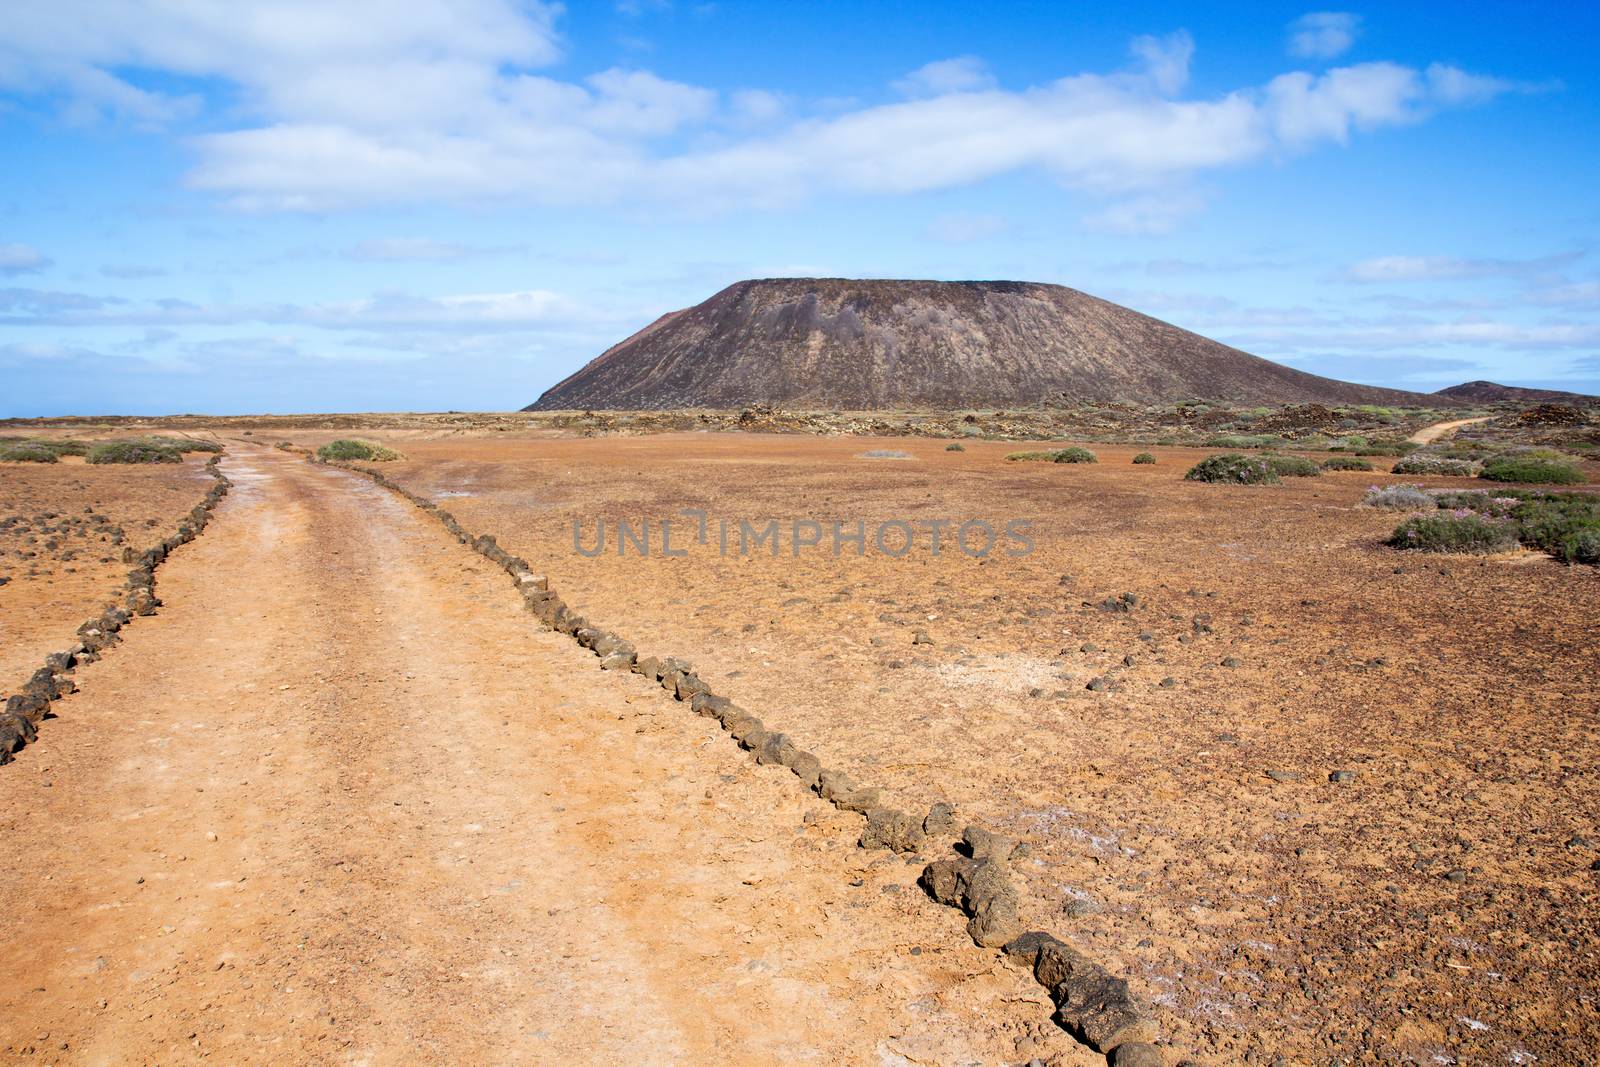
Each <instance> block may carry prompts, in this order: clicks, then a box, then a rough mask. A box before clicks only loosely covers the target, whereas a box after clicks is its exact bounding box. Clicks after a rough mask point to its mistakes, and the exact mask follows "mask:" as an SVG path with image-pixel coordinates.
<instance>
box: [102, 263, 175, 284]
mask: <svg viewBox="0 0 1600 1067" xmlns="http://www.w3.org/2000/svg"><path fill="white" fill-rule="evenodd" d="M100 273H101V275H103V276H104V277H107V278H118V279H121V280H122V281H135V280H138V279H141V278H162V277H165V276H166V274H167V269H166V268H165V267H154V266H149V265H146V264H142V263H108V264H106V265H105V266H103V267H101V268H100Z"/></svg>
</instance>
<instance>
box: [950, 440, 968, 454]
mask: <svg viewBox="0 0 1600 1067" xmlns="http://www.w3.org/2000/svg"><path fill="white" fill-rule="evenodd" d="M944 450H945V451H946V452H965V451H966V450H967V446H966V445H964V444H962V443H961V442H960V441H951V442H950V443H949V444H947V445H945V446H944Z"/></svg>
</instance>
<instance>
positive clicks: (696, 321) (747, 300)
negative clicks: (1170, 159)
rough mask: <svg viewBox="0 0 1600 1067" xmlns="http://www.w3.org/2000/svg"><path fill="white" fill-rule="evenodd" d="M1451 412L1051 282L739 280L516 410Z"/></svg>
mask: <svg viewBox="0 0 1600 1067" xmlns="http://www.w3.org/2000/svg"><path fill="white" fill-rule="evenodd" d="M1195 397H1199V398H1207V399H1216V400H1237V401H1246V402H1250V403H1264V404H1265V403H1291V402H1292V403H1305V402H1318V403H1324V404H1345V403H1375V404H1424V405H1430V404H1431V405H1436V406H1449V405H1451V404H1452V403H1456V401H1452V400H1451V399H1450V398H1446V397H1431V398H1430V397H1428V396H1426V395H1423V394H1418V393H1406V392H1402V391H1399V390H1394V389H1380V388H1377V387H1375V386H1365V385H1353V384H1351V383H1349V382H1340V381H1335V380H1333V379H1330V378H1319V377H1317V376H1316V375H1314V374H1306V373H1304V372H1303V371H1297V370H1293V369H1291V368H1289V367H1285V366H1282V365H1280V364H1277V363H1272V362H1269V361H1267V360H1264V359H1260V358H1258V357H1256V356H1252V355H1250V354H1249V353H1246V352H1241V351H1239V350H1238V349H1236V348H1229V347H1228V346H1227V345H1223V344H1219V343H1218V342H1216V341H1212V340H1209V339H1207V338H1205V337H1201V336H1200V335H1199V334H1194V333H1190V332H1189V331H1187V330H1182V329H1179V328H1178V327H1176V326H1172V325H1170V324H1168V323H1165V322H1161V321H1160V320H1158V319H1153V318H1150V317H1149V316H1147V315H1141V314H1139V313H1138V312H1136V311H1131V310H1129V309H1128V308H1125V307H1122V306H1120V305H1118V304H1113V303H1110V302H1109V301H1105V300H1100V299H1098V298H1096V297H1092V296H1089V295H1088V294H1087V293H1080V292H1078V291H1077V290H1076V289H1068V288H1066V287H1065V286H1060V285H1043V284H1039V283H1035V282H930V281H852V280H849V279H842V278H803V279H802V278H779V279H766V280H760V281H744V282H738V283H736V284H734V285H731V286H729V287H728V288H726V289H724V290H722V291H721V292H720V293H717V294H716V295H715V296H713V297H712V298H711V299H709V300H707V301H705V302H704V303H702V304H697V305H695V306H694V307H692V308H687V309H685V310H683V311H676V312H673V313H671V314H668V315H663V316H662V317H661V318H659V319H657V320H656V321H655V322H653V323H651V324H650V325H649V326H647V327H645V328H644V329H643V330H640V331H639V332H638V333H636V334H634V335H633V336H632V337H629V338H628V339H627V340H625V341H622V342H621V343H619V344H617V345H614V346H612V347H611V348H609V349H607V350H606V351H605V352H604V353H602V354H601V355H600V356H598V357H597V358H596V359H594V360H593V361H591V362H590V363H589V364H588V365H586V366H585V367H584V368H583V369H581V370H579V371H578V372H577V373H576V374H573V375H572V376H571V377H569V378H567V379H566V380H565V381H562V382H560V383H558V384H557V385H555V386H553V387H552V388H551V389H549V390H548V391H546V392H545V394H544V395H543V396H541V397H540V398H539V399H538V401H537V402H535V403H534V404H531V405H530V406H529V407H528V408H527V409H526V410H530V411H551V410H558V409H577V408H600V409H613V410H615V409H662V408H687V407H708V408H732V407H744V406H747V405H751V404H757V403H769V404H776V405H780V406H784V407H794V408H833V409H844V410H871V409H884V408H967V407H980V408H983V407H1017V406H1025V405H1033V404H1040V403H1044V402H1047V401H1067V402H1085V401H1122V402H1127V403H1137V404H1157V403H1169V402H1174V401H1178V400H1186V399H1190V398H1195Z"/></svg>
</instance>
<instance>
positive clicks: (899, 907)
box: [0, 450, 1104, 1064]
mask: <svg viewBox="0 0 1600 1067" xmlns="http://www.w3.org/2000/svg"><path fill="white" fill-rule="evenodd" d="M225 469H226V470H227V471H228V473H229V475H230V476H231V477H232V478H233V479H234V481H235V482H236V485H237V488H236V489H235V491H234V493H233V494H232V495H231V496H229V497H228V499H227V500H226V501H225V502H224V504H223V505H222V507H221V508H220V509H219V511H218V513H217V521H216V522H215V523H213V525H212V526H211V528H210V529H209V530H208V531H207V533H206V534H205V536H204V537H202V538H201V539H200V540H199V541H197V542H195V543H194V544H192V545H188V546H186V547H185V548H183V549H182V550H181V551H180V552H178V553H177V554H176V555H175V556H174V558H173V559H172V560H171V561H170V562H169V563H168V564H167V565H166V566H165V567H163V569H162V570H161V572H160V576H159V582H160V585H159V592H160V595H161V597H162V598H163V600H164V601H165V602H166V607H165V608H163V609H162V611H161V612H160V613H159V614H158V615H156V616H154V617H151V618H147V619H141V620H139V622H138V624H137V625H135V626H133V627H132V628H130V629H129V630H128V631H127V633H126V637H127V640H126V641H125V643H124V644H123V645H122V646H121V647H119V648H118V649H116V650H115V651H114V652H112V653H111V654H110V655H109V656H107V658H106V659H104V660H102V661H101V662H100V663H96V664H93V665H90V666H87V667H84V668H81V669H80V670H79V671H78V675H79V679H78V680H79V684H80V685H81V687H82V690H81V692H79V693H78V694H77V695H75V696H72V697H68V698H67V699H65V700H63V701H61V702H59V703H58V704H57V705H56V706H55V712H56V714H57V715H58V716H59V718H57V719H55V720H53V721H51V722H49V723H47V724H46V726H45V728H44V729H43V730H42V731H41V737H40V741H39V743H38V744H36V745H32V746H29V747H28V748H27V749H25V750H24V751H23V752H22V753H19V755H18V759H17V762H16V763H15V764H13V765H12V766H9V767H6V768H4V770H3V771H0V832H3V834H4V838H5V840H6V843H7V849H6V858H7V862H6V863H5V864H4V865H3V867H0V975H4V976H5V977H6V981H4V982H0V1058H3V1059H5V1060H6V1061H7V1062H12V1061H17V1062H29V1063H107V1064H109V1063H155V1062H160V1063H173V1062H189V1061H194V1060H199V1059H203V1058H206V1057H210V1058H211V1059H213V1060H214V1061H219V1062H227V1063H240V1062H273V1063H303V1062H315V1063H372V1064H381V1063H402V1062H404V1063H415V1062H435V1063H444V1062H451V1063H486V1062H524V1063H600V1062H605V1063H613V1062H629V1063H780V1062H782V1063H791V1062H816V1063H829V1064H832V1063H869V1062H870V1063H875V1064H876V1063H890V1064H897V1063H912V1062H914V1063H918V1064H922V1063H929V1064H932V1063H946V1062H948V1063H957V1062H971V1061H982V1062H997V1061H1001V1060H1010V1061H1016V1060H1019V1059H1020V1060H1027V1059H1029V1058H1031V1057H1033V1056H1042V1057H1046V1058H1048V1057H1050V1056H1052V1055H1059V1056H1060V1057H1061V1060H1060V1062H1061V1063H1064V1064H1077V1063H1092V1062H1096V1059H1097V1058H1095V1057H1092V1056H1090V1055H1089V1054H1088V1053H1087V1052H1086V1050H1083V1049H1081V1048H1079V1047H1078V1046H1076V1045H1074V1044H1073V1043H1072V1042H1071V1041H1070V1039H1068V1038H1067V1037H1066V1036H1065V1035H1064V1034H1061V1033H1060V1032H1059V1031H1056V1030H1055V1029H1054V1028H1052V1027H1050V1026H1049V1025H1048V1024H1046V1023H1045V1022H1044V1020H1045V1019H1046V1018H1047V1017H1048V1013H1049V1009H1048V1007H1047V1006H1046V1003H1045V996H1044V992H1043V990H1041V989H1039V988H1038V987H1037V986H1036V985H1034V984H1033V982H1032V980H1031V979H1028V978H1026V977H1025V976H1023V975H1021V974H1019V973H1017V972H1015V971H1013V970H1011V969H1010V968H1008V967H1006V966H1005V965H1003V964H999V963H997V962H996V960H995V957H994V954H993V953H991V952H987V951H984V950H980V949H977V948H975V947H973V946H971V944H970V942H969V941H967V939H966V936H965V934H964V932H963V920H962V919H961V917H960V916H959V915H957V914H956V913H954V912H953V911H949V910H948V909H944V908H941V907H938V906H937V905H934V904H932V903H931V902H929V901H927V900H926V899H925V898H924V897H922V895H921V894H920V893H919V892H918V891H917V890H916V889H915V887H914V885H913V882H914V879H915V877H916V874H917V873H918V871H919V870H920V866H918V865H913V864H909V863H906V862H904V861H902V860H901V859H899V858H893V859H890V858H889V857H888V856H887V855H886V854H884V853H870V852H863V851H861V850H858V849H856V848H855V847H854V837H855V835H856V834H857V833H859V828H860V827H859V819H857V818H855V817H851V816H842V815H839V814H837V813H834V812H833V810H832V809H831V808H830V807H827V806H826V805H824V804H823V803H822V802H821V801H818V800H816V799H815V798H811V797H809V796H808V795H806V794H805V793H804V792H803V791H802V790H801V789H800V788H799V787H798V785H797V784H796V782H795V779H794V776H793V775H792V774H790V773H789V772H788V771H787V770H785V769H783V768H779V767H758V766H756V765H754V764H753V763H751V762H750V761H749V760H748V759H747V758H746V757H745V756H743V755H742V754H740V753H739V752H738V751H737V750H736V749H735V748H734V747H733V746H732V745H731V744H730V743H729V742H728V741H726V739H725V737H724V735H722V734H721V732H720V731H718V730H716V728H715V727H714V725H713V724H711V723H710V722H709V720H705V719H701V718H698V717H696V716H693V715H690V714H688V713H687V712H686V711H685V710H684V709H683V708H682V706H681V705H678V704H675V703H673V702H672V701H671V700H669V699H668V698H667V697H666V696H665V695H664V694H663V693H662V692H661V690H660V689H659V688H658V687H655V686H651V685H648V684H647V683H646V682H644V680H643V679H641V678H639V677H637V676H634V675H622V674H610V673H605V672H601V671H599V670H597V669H596V668H595V665H594V664H595V661H594V659H593V657H591V656H589V655H588V654H587V653H585V652H583V651H582V650H581V649H579V648H578V647H577V646H575V645H573V644H572V643H571V642H570V641H568V640H566V639H564V638H559V637H557V636H555V635H552V634H550V633H548V632H545V631H542V630H540V629H539V628H538V627H537V626H536V624H535V623H534V622H533V621H532V620H531V619H530V618H529V616H527V615H526V614H524V613H523V612H522V611H521V610H520V603H519V601H518V599H517V597H516V596H515V594H514V593H513V592H512V590H511V589H510V588H509V587H508V586H507V584H506V583H505V581H504V578H503V575H501V574H500V573H499V572H498V571H497V570H495V569H493V568H492V567H491V566H490V565H489V564H488V563H486V562H485V561H483V560H482V559H480V558H479V557H477V556H476V555H474V554H472V553H469V552H467V551H466V550H464V549H462V548H461V547H460V546H459V545H456V544H455V543H454V542H452V541H450V540H449V539H448V538H447V537H446V536H445V534H444V533H443V531H442V530H440V529H439V527H438V526H437V524H435V523H433V522H431V521H427V520H425V519H423V518H422V517H421V516H420V515H419V514H418V513H416V512H415V511H414V510H413V509H411V508H410V507H409V506H408V505H405V504H403V502H401V501H399V500H398V499H397V498H395V497H393V496H391V495H390V494H387V493H385V492H384V491H382V490H380V489H377V488H376V487H373V486H371V485H369V484H367V483H365V482H364V481H361V480H359V479H355V478H352V477H350V476H348V475H345V474H343V473H340V472H338V471H334V470H330V469H325V468H317V467H312V466H310V465H308V464H305V463H303V462H301V461H299V460H297V459H295V458H293V457H289V456H286V455H284V454H282V453H275V452H271V451H267V450H250V451H246V452H244V453H243V454H235V455H234V456H232V457H231V458H230V460H229V461H228V463H227V464H226V465H225ZM1098 1062H1102V1063H1103V1062H1104V1061H1103V1060H1099V1061H1098Z"/></svg>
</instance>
